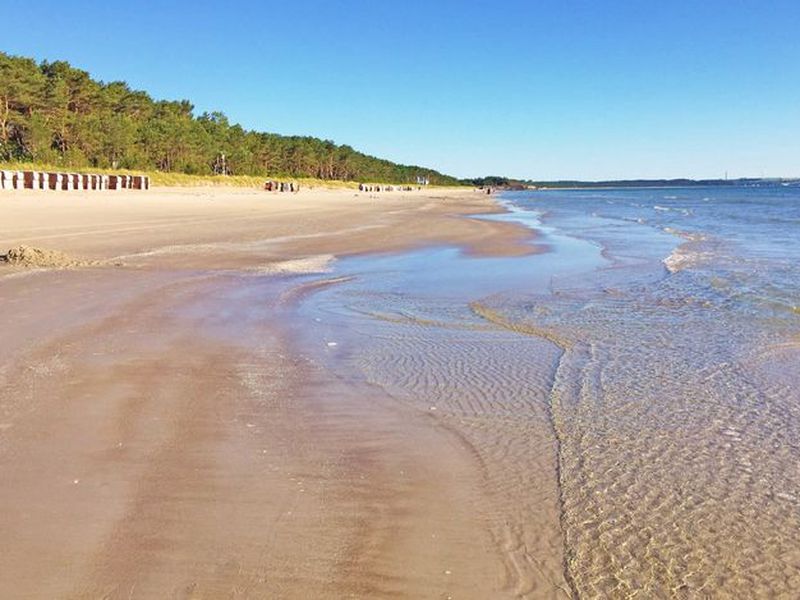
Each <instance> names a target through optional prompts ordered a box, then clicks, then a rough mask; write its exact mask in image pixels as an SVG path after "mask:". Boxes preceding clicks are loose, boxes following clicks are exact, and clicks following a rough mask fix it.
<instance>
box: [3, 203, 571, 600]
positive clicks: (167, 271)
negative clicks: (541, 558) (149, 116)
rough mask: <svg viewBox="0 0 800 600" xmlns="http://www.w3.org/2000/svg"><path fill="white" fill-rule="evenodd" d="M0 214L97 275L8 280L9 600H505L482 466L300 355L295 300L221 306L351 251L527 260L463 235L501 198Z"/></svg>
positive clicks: (28, 275) (490, 227)
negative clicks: (247, 284) (248, 277)
mask: <svg viewBox="0 0 800 600" xmlns="http://www.w3.org/2000/svg"><path fill="white" fill-rule="evenodd" d="M432 196H435V197H432ZM0 206H2V213H0V214H2V219H1V220H0V254H5V253H6V250H8V249H11V248H16V247H19V246H21V245H25V246H28V247H32V248H39V249H45V250H47V251H54V252H57V253H63V254H57V255H52V256H57V257H59V258H61V259H63V260H61V261H55V262H51V263H46V264H44V265H41V264H40V265H38V266H49V267H59V266H71V267H82V268H72V269H69V270H64V269H59V268H51V269H45V270H31V269H30V268H28V267H26V265H24V264H22V265H20V264H16V265H13V264H7V265H1V264H0V342H2V355H0V481H2V482H3V486H2V490H0V597H1V598H126V599H127V598H221V597H226V598H228V597H230V598H245V597H255V598H278V597H280V598H323V597H331V598H339V597H361V598H373V597H389V596H392V597H406V598H423V597H424V598H447V597H453V598H465V597H468V598H494V597H502V596H504V595H510V594H511V590H509V589H508V587H504V586H505V585H506V583H507V582H504V581H503V577H504V567H503V565H502V560H503V558H502V556H500V552H499V550H498V548H497V546H496V542H495V541H493V540H492V538H491V535H490V532H489V531H488V529H487V527H486V525H485V523H484V522H483V521H482V519H481V515H480V514H479V512H478V511H476V510H474V507H475V506H478V505H481V503H482V499H481V495H482V494H483V491H482V488H481V482H480V477H481V476H480V472H479V471H480V469H479V465H476V464H475V459H474V456H473V455H472V454H471V453H470V452H469V451H468V449H465V447H464V445H463V444H462V443H460V442H459V440H458V439H457V438H455V437H454V436H452V435H451V434H450V433H449V432H448V431H447V430H445V428H443V427H441V426H440V425H438V424H437V422H436V420H435V419H434V418H432V417H431V416H429V415H421V416H420V415H415V414H413V413H409V412H407V411H406V412H404V411H402V410H399V409H398V407H397V406H396V404H394V403H391V402H387V401H385V398H382V397H381V392H380V391H379V390H376V389H373V388H370V387H369V386H362V385H360V384H356V383H352V382H343V381H339V380H337V379H336V378H332V377H331V375H330V374H329V373H327V372H326V371H325V370H324V369H323V368H321V367H320V366H319V365H317V364H315V363H313V362H312V361H309V360H307V359H305V358H304V357H303V354H302V352H299V351H298V347H297V344H298V342H297V341H296V340H293V339H291V336H289V335H288V333H287V330H286V328H285V327H284V326H283V322H284V321H283V320H284V318H285V315H286V310H287V307H286V304H287V303H291V302H292V301H293V298H298V297H300V292H298V293H297V294H296V295H294V296H293V295H292V294H289V295H287V294H285V293H284V294H280V295H271V294H272V292H271V290H270V288H269V286H266V287H265V289H264V293H263V296H262V297H259V298H258V299H252V298H243V299H242V300H241V301H240V302H237V301H233V302H232V301H231V300H230V297H231V296H230V294H227V295H226V294H223V293H222V290H229V289H230V288H231V286H235V285H236V280H237V278H240V277H242V276H243V274H249V273H256V274H264V273H277V274H281V273H287V272H324V271H325V270H326V269H327V268H328V267H329V265H330V264H331V261H333V260H335V258H336V257H337V256H341V255H344V254H354V253H366V252H375V251H389V250H400V249H404V248H410V247H414V246H417V245H421V244H440V243H448V244H458V245H460V246H462V247H463V248H464V249H465V251H467V252H471V253H475V254H481V255H509V254H513V255H516V254H524V253H527V252H531V251H533V248H534V247H533V246H532V245H531V244H529V243H527V242H529V241H530V237H531V234H530V232H529V231H527V230H525V229H523V228H518V227H516V226H514V225H511V224H504V223H494V222H489V221H479V220H474V219H465V218H463V215H465V214H475V213H481V212H491V211H494V210H496V207H495V206H494V205H493V204H492V202H491V200H490V199H488V198H486V196H483V195H478V194H474V193H469V192H439V191H437V192H435V193H433V194H431V193H425V192H415V193H403V194H400V193H396V194H382V195H380V197H378V198H375V197H371V196H370V194H360V193H356V192H354V191H352V190H345V191H324V190H310V191H303V192H301V193H299V194H292V195H288V194H282V195H277V194H269V193H263V192H260V191H252V190H233V189H213V190H180V189H156V190H152V191H151V192H149V193H141V192H118V193H103V194H98V193H91V194H89V193H80V192H73V193H63V194H53V193H47V192H33V191H23V192H0ZM28 254H29V255H30V251H28ZM34 262H35V261H34ZM34 266H36V265H34ZM559 560H560V559H559ZM551 595H553V596H555V595H556V593H555V592H553V593H552V594H551Z"/></svg>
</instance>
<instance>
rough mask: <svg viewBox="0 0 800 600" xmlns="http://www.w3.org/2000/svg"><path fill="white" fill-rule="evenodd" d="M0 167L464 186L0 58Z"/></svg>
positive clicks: (85, 77) (62, 66) (62, 70)
mask: <svg viewBox="0 0 800 600" xmlns="http://www.w3.org/2000/svg"><path fill="white" fill-rule="evenodd" d="M223 157H224V158H223ZM0 161H2V162H15V161H20V162H34V163H38V164H45V165H58V166H63V167H92V168H104V169H108V168H111V169H134V170H145V171H153V170H156V171H163V172H179V173H187V174H220V175H263V176H290V177H313V178H318V179H323V180H345V181H373V182H386V183H414V182H416V179H417V177H427V178H428V179H429V180H430V183H432V184H435V185H453V184H457V183H458V181H457V180H456V179H454V178H452V177H449V176H447V175H442V174H441V173H439V172H437V171H434V170H432V169H426V168H423V167H417V166H409V165H400V164H396V163H394V162H391V161H389V160H384V159H380V158H376V157H374V156H369V155H367V154H364V153H362V152H358V151H357V150H354V149H353V148H351V147H350V146H347V145H338V144H336V143H334V142H332V141H330V140H322V139H319V138H315V137H310V136H283V135H278V134H275V133H266V132H260V131H249V130H246V129H244V128H242V127H241V126H240V125H237V124H235V123H230V122H229V120H228V118H227V117H226V116H225V115H224V114H223V113H222V112H211V113H205V112H204V113H202V114H200V115H195V114H194V106H193V105H192V103H191V102H189V101H188V100H178V101H171V100H155V99H153V98H151V97H150V96H149V95H148V94H147V93H146V92H143V91H138V90H132V89H131V88H130V87H129V86H128V84H126V83H125V82H122V81H114V82H110V83H104V82H102V81H96V80H95V79H93V78H92V77H91V76H90V75H89V73H87V72H86V71H83V70H81V69H78V68H75V67H73V66H71V65H70V64H69V63H67V62H64V61H55V62H47V61H44V62H41V63H37V62H36V61H35V60H33V59H30V58H25V57H17V56H11V55H8V54H5V53H2V52H0Z"/></svg>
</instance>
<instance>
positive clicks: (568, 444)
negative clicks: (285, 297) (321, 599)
mask: <svg viewBox="0 0 800 600" xmlns="http://www.w3.org/2000/svg"><path fill="white" fill-rule="evenodd" d="M499 202H500V204H501V205H502V206H503V207H504V208H505V209H506V212H504V213H503V214H499V215H485V216H480V217H477V218H485V219H499V220H503V221H511V222H516V223H519V224H522V225H523V226H526V227H530V228H531V229H533V230H534V231H535V232H536V238H535V239H534V240H533V241H532V242H531V244H532V249H535V250H536V252H533V253H531V254H530V255H527V256H519V257H506V258H498V257H480V256H478V257H476V256H470V255H469V254H466V253H465V252H463V251H462V250H461V249H459V248H454V247H448V246H435V247H428V248H422V249H417V250H413V251H410V252H404V253H391V254H389V253H387V254H379V255H372V256H357V257H351V258H345V259H342V260H340V261H338V262H337V263H336V264H335V266H334V275H335V276H336V277H337V278H338V279H337V281H339V283H337V285H332V286H327V287H324V288H321V289H320V291H319V292H317V293H315V294H314V295H312V296H310V297H309V298H308V299H307V300H305V301H304V303H303V305H302V307H301V308H300V309H299V310H300V314H299V316H300V318H301V319H303V320H305V321H307V322H314V323H317V324H318V327H316V328H313V332H314V333H312V334H310V335H313V336H316V338H317V339H315V340H312V342H313V343H312V344H311V345H312V346H315V347H319V348H320V349H321V350H320V353H319V356H318V357H317V358H318V359H319V360H321V361H324V362H326V364H327V365H328V366H329V367H330V368H331V369H334V370H336V371H338V372H340V373H343V374H346V376H347V377H353V378H358V379H360V380H363V381H366V382H368V383H370V384H371V385H374V386H377V387H379V388H381V389H383V390H384V391H385V392H386V394H387V395H389V396H390V397H391V398H393V399H394V400H395V401H396V402H398V403H400V404H401V405H403V406H405V407H407V408H408V409H409V410H415V411H420V412H428V413H430V414H432V415H433V416H434V418H435V419H437V420H438V421H439V422H440V423H442V425H443V426H444V427H447V428H449V430H450V431H452V432H453V434H454V435H457V436H458V439H459V440H461V443H463V444H464V446H465V447H468V448H469V449H470V452H472V453H473V455H474V456H475V462H476V465H478V467H477V468H480V470H481V472H482V477H483V481H484V484H485V488H486V494H484V497H485V499H484V500H482V501H480V502H477V503H476V506H475V507H474V511H475V513H476V515H479V516H480V518H481V519H482V520H483V522H485V523H486V526H487V527H488V528H489V529H490V530H491V531H492V534H493V537H494V539H495V541H496V543H497V547H498V551H499V552H501V553H504V554H505V559H504V560H505V564H506V570H507V577H506V580H507V585H508V587H509V589H510V590H512V591H513V592H515V593H516V594H517V595H521V596H525V595H526V594H530V595H539V593H541V595H545V593H544V591H546V589H547V588H548V586H550V587H551V588H552V589H553V590H556V595H558V594H561V595H562V596H563V597H585V598H601V597H602V598H627V597H634V596H636V597H641V598H660V597H664V598H667V597H677V598H698V597H714V598H716V597H730V598H752V597H765V598H766V597H785V598H791V597H798V595H800V187H793V186H784V185H780V184H769V185H767V184H765V185H758V186H750V187H746V186H738V185H727V186H719V187H710V186H697V187H682V188H637V189H634V188H620V189H611V188H607V189H564V190H534V191H522V192H508V193H505V194H502V195H501V196H500V197H499ZM542 581H544V582H545V584H544V585H543V584H542Z"/></svg>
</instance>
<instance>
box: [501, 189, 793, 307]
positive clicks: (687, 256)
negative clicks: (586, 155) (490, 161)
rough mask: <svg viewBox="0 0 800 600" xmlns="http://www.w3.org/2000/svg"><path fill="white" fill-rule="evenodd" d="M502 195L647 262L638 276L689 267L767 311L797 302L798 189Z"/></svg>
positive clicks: (628, 258)
mask: <svg viewBox="0 0 800 600" xmlns="http://www.w3.org/2000/svg"><path fill="white" fill-rule="evenodd" d="M506 198H507V201H508V202H509V203H510V204H511V205H512V206H516V207H518V208H520V209H523V210H528V211H535V212H536V213H538V214H539V215H540V218H541V219H542V221H543V222H544V223H545V224H546V225H549V226H550V227H552V228H553V229H555V230H557V231H559V232H561V233H562V234H566V235H569V236H574V237H576V238H579V239H582V240H589V241H592V242H595V243H597V244H600V245H601V246H603V247H604V248H605V249H606V255H607V256H608V257H609V258H610V259H612V260H614V261H615V262H616V263H617V264H619V265H622V266H633V265H641V266H644V267H646V269H643V270H642V274H644V273H645V272H647V273H649V274H651V275H655V276H658V275H659V274H660V271H661V270H662V268H663V267H665V266H669V267H672V268H673V269H674V270H677V271H682V270H691V271H694V272H695V273H697V274H701V275H702V276H705V277H708V278H709V279H711V278H714V277H719V278H721V279H724V280H726V281H730V282H731V289H730V290H729V292H730V293H731V294H735V295H738V296H739V297H740V298H741V299H745V298H746V299H748V300H750V301H752V302H756V303H757V302H762V303H763V306H762V308H764V309H768V308H773V309H776V310H781V309H783V310H794V309H796V307H797V306H798V305H800V187H788V186H787V187H784V186H781V185H774V186H763V187H743V186H742V187H738V186H725V187H699V188H659V189H608V190H560V191H555V190H549V191H533V192H521V193H511V194H508V195H507V196H506ZM665 261H666V263H665ZM631 276H632V272H631V270H629V271H627V272H626V274H625V277H627V278H630V277H631ZM609 280H611V277H610V276H609Z"/></svg>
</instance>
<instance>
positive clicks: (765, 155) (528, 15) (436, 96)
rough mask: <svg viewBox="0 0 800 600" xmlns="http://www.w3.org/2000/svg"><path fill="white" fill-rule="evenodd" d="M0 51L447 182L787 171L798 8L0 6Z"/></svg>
mask: <svg viewBox="0 0 800 600" xmlns="http://www.w3.org/2000/svg"><path fill="white" fill-rule="evenodd" d="M0 9H2V13H1V14H3V15H4V17H3V20H4V25H3V28H2V29H3V33H2V37H0V49H2V50H3V51H6V52H9V53H12V54H21V55H26V56H32V57H34V58H36V59H40V60H41V59H48V60H55V59H65V60H68V61H70V62H71V63H73V64H74V65H75V66H78V67H80V68H83V69H86V70H88V71H89V72H90V73H91V74H92V75H93V76H95V77H97V78H100V79H103V80H105V81H111V80H118V79H122V80H126V81H128V82H129V83H130V84H131V85H132V86H133V87H135V88H139V89H144V90H146V91H148V92H149V93H150V94H151V95H153V96H154V97H156V98H168V99H182V98H186V99H189V100H191V101H192V102H194V104H195V106H196V111H197V112H198V113H200V112H202V111H206V110H222V111H223V112H225V113H226V114H227V115H228V116H229V117H230V119H231V120H232V121H235V122H239V123H241V124H242V125H243V126H244V127H246V128H252V129H259V130H266V131H275V132H279V133H284V134H311V135H315V136H320V137H324V138H330V139H333V140H335V141H337V142H340V143H348V144H350V145H352V146H354V147H356V148H358V149H360V150H363V151H366V152H369V153H371V154H376V155H379V156H383V157H386V158H390V159H393V160H397V161H401V162H405V163H416V164H423V165H426V166H432V167H434V168H438V169H441V170H442V171H444V172H447V173H451V174H454V175H458V176H474V175H483V174H505V175H510V176H515V177H525V178H527V177H530V178H534V179H558V178H581V179H601V178H633V177H679V176H688V177H719V176H723V175H724V173H725V171H728V172H729V173H730V175H731V176H732V177H733V176H761V175H766V176H774V175H788V176H800V0H790V1H783V0H779V1H769V0H761V1H753V2H739V1H737V0H691V1H683V0H661V1H647V0H638V1H636V0H631V1H629V2H615V1H608V2H600V1H593V2H588V1H570V0H552V1H541V2H536V1H534V0H527V1H525V0H513V1H512V0H507V1H503V0H496V1H493V2H489V1H470V0H462V1H457V0H427V1H422V0H398V1H394V2H388V1H385V0H369V1H368V0H361V1H354V0H284V1H282V2H275V1H260V2H255V1H250V0H242V1H238V2H236V1H232V2H224V1H220V2H207V1H204V0H201V1H193V2H177V1H176V2H169V1H167V2H108V1H103V2H100V1H98V2H92V1H88V0H80V1H74V2H63V1H60V2H57V1H38V0H25V1H24V2H23V1H21V0H13V1H9V0H0Z"/></svg>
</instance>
